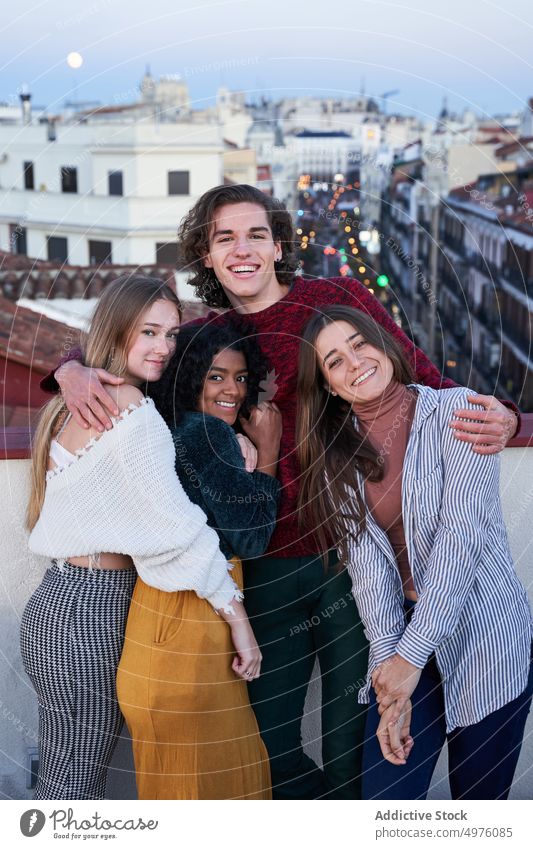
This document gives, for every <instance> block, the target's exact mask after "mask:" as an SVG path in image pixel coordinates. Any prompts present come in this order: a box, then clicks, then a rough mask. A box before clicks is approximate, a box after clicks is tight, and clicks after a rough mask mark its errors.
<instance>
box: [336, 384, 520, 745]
mask: <svg viewBox="0 0 533 849" xmlns="http://www.w3.org/2000/svg"><path fill="white" fill-rule="evenodd" d="M413 388H414V389H416V390H417V393H418V399H417V405H416V410H415V416H414V420H413V425H412V428H411V434H410V437H409V442H408V444H407V450H406V454H405V459H404V466H403V477H402V511H403V522H404V530H405V539H406V544H407V550H408V554H409V563H410V566H411V570H412V574H413V580H414V584H415V588H416V592H417V594H418V601H417V603H416V606H415V609H414V611H413V615H412V617H411V620H410V622H409V624H408V625H407V626H406V624H405V619H404V609H403V590H402V582H401V578H400V573H399V571H398V567H397V564H396V560H395V557H394V552H393V550H392V547H391V545H390V543H389V540H388V538H387V536H386V534H385V533H384V531H383V530H382V529H381V528H380V527H379V526H378V525H377V524H376V522H375V521H374V520H373V519H372V516H371V515H369V514H368V513H367V528H366V530H365V532H364V533H363V534H362V535H361V536H360V537H359V539H358V540H357V542H356V543H354V542H353V540H352V539H351V538H350V539H349V541H348V543H347V546H348V569H349V572H350V575H351V578H352V583H353V594H354V597H355V600H356V602H357V606H358V608H359V612H360V615H361V618H362V620H363V624H364V627H365V633H366V636H367V639H368V641H369V643H370V658H369V669H368V677H367V682H366V684H365V686H364V687H362V688H361V690H360V691H359V702H360V703H366V702H368V700H369V691H370V687H371V681H370V676H371V673H372V671H373V669H374V668H375V667H376V666H377V665H378V664H380V663H382V662H383V661H384V660H385V659H386V658H387V657H390V656H391V655H392V654H394V653H395V652H396V653H398V654H399V655H401V656H402V657H403V658H405V659H406V660H408V661H409V662H410V663H413V664H414V665H415V666H418V667H424V666H425V664H426V662H427V660H428V658H429V657H430V655H431V654H432V653H433V652H434V653H435V657H436V662H437V666H438V668H439V671H440V674H441V677H442V681H443V687H444V700H445V711H446V727H447V731H448V732H449V731H452V730H453V729H454V728H456V727H458V726H465V725H473V724H474V723H476V722H479V721H480V720H481V719H483V718H484V717H485V716H487V715H488V714H489V713H492V712H493V711H495V710H497V709H498V708H500V707H502V706H503V705H505V704H507V703H508V702H510V701H512V699H514V698H516V697H517V696H519V695H520V693H521V692H522V691H523V690H524V689H525V687H526V684H527V678H528V672H529V663H530V650H531V639H532V633H533V623H532V619H531V611H530V608H529V603H528V599H527V595H526V592H525V590H524V588H523V586H522V585H521V583H520V581H519V580H518V577H517V575H516V573H515V571H514V566H513V562H512V558H511V554H510V551H509V544H508V541H507V532H506V530H505V526H504V522H503V515H502V509H501V503H500V494H499V458H498V456H497V455H489V456H486V455H480V454H476V453H475V452H474V451H472V447H471V445H470V444H468V443H465V442H461V441H459V440H457V439H456V438H455V437H454V435H453V430H452V428H450V427H449V426H448V425H449V422H450V421H451V420H452V418H453V414H454V411H455V410H456V409H458V408H460V407H462V408H471V409H480V408H479V407H476V406H475V405H472V404H469V403H468V402H467V400H466V398H467V396H468V395H472V394H475V393H472V392H471V391H470V390H467V389H464V388H462V387H458V388H454V389H444V390H440V391H437V390H435V389H431V388H430V387H427V386H420V385H416V386H413ZM360 484H361V485H362V481H361V480H360Z"/></svg>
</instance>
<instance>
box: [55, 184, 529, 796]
mask: <svg viewBox="0 0 533 849" xmlns="http://www.w3.org/2000/svg"><path fill="white" fill-rule="evenodd" d="M179 237H180V242H181V248H182V254H183V256H184V258H185V260H186V262H187V263H188V266H189V268H190V270H191V273H192V275H193V276H192V279H191V281H190V283H191V285H193V286H194V287H195V289H196V292H197V294H198V295H199V296H200V298H201V299H202V300H203V301H204V303H206V304H207V305H209V306H213V307H226V308H227V312H225V313H223V314H222V315H218V314H216V313H211V314H210V315H209V316H208V317H207V318H206V319H203V321H210V320H212V321H222V322H224V321H227V320H228V318H231V317H232V316H233V318H234V317H235V315H236V314H237V315H238V317H239V322H240V324H241V326H242V327H243V332H246V333H248V334H254V335H256V337H257V341H258V342H259V345H260V347H261V349H262V351H263V353H264V355H265V360H266V362H267V363H268V370H269V380H268V381H266V385H265V391H266V392H267V393H268V400H274V401H275V403H276V404H277V406H278V407H279V409H280V410H281V413H282V418H283V436H282V440H281V451H280V461H279V467H278V477H279V479H280V482H281V486H282V497H281V504H280V510H279V514H278V522H277V526H276V531H275V532H274V535H273V537H272V541H271V545H270V548H269V551H268V553H267V555H266V556H264V557H262V558H259V559H257V560H254V561H250V562H248V563H246V564H245V565H244V573H245V594H246V607H247V611H248V614H249V616H250V619H251V621H252V624H253V627H254V631H255V633H256V636H257V639H258V642H259V643H260V645H261V650H262V653H263V665H262V674H261V677H260V678H259V679H258V680H256V681H254V682H253V683H252V684H250V699H251V702H252V704H253V707H254V710H255V712H256V716H257V719H258V722H259V727H260V730H261V734H262V736H263V739H264V741H265V743H266V746H267V748H268V751H269V754H270V758H271V768H272V783H273V793H274V798H277V799H314V798H331V799H333V798H337V799H341V798H345V799H346V798H357V797H358V795H359V776H360V767H361V749H362V740H363V729H364V716H363V708H362V707H361V706H359V705H358V704H357V701H356V693H357V690H358V689H359V687H360V685H361V681H362V680H364V678H365V676H366V669H367V646H366V641H365V638H364V636H363V633H362V626H361V622H360V619H359V616H358V613H357V609H356V607H355V603H354V601H353V597H352V594H351V584H350V580H349V578H348V575H347V572H346V571H341V572H336V571H335V570H334V569H329V570H325V569H324V566H323V563H322V559H321V557H320V553H319V551H318V548H317V545H316V542H315V541H314V540H313V535H312V533H309V532H306V531H304V530H302V529H301V528H300V527H299V525H298V521H297V514H296V502H297V497H298V476H299V469H298V466H297V459H296V446H295V419H296V401H297V399H296V378H297V368H298V349H299V344H300V334H301V330H302V328H303V326H304V324H305V323H306V321H307V320H308V318H309V317H310V316H311V315H312V314H313V312H315V311H316V310H319V309H320V307H321V306H322V305H325V304H332V303H340V304H349V305H350V306H353V307H356V308H358V309H361V310H363V311H365V312H367V313H368V314H370V315H372V316H373V317H374V318H375V319H376V320H377V321H379V322H380V324H381V325H382V326H383V327H384V328H386V329H387V330H389V331H390V332H392V333H393V334H394V335H395V336H396V338H397V339H398V340H399V341H400V343H401V344H402V346H403V347H404V349H405V350H406V351H407V352H408V353H409V355H410V357H411V360H412V362H413V365H414V367H415V370H416V375H417V379H418V381H419V382H421V383H426V384H427V385H429V386H433V387H441V386H442V387H447V386H452V385H454V384H453V383H452V382H451V381H449V380H445V379H443V378H442V377H441V375H440V374H439V372H438V370H437V369H436V368H435V366H433V364H432V363H431V362H430V361H429V360H428V358H427V357H426V356H425V354H424V353H423V352H422V351H420V350H419V349H417V348H415V347H414V346H413V344H412V343H411V342H410V340H409V339H408V338H407V337H406V336H405V334H404V333H402V331H401V330H400V329H399V328H398V327H397V325H396V324H395V322H394V321H393V320H392V319H391V317H390V316H389V315H388V313H387V312H386V311H385V309H384V308H383V307H382V306H381V304H380V303H379V301H378V300H377V299H376V298H375V297H374V296H373V295H371V294H370V293H369V292H368V290H367V289H366V287H365V286H364V285H362V284H361V283H359V282H358V281H356V280H353V279H347V278H339V279H333V280H305V279H304V278H302V277H299V276H295V275H294V269H295V264H294V261H293V258H292V246H293V227H292V222H291V218H290V215H289V213H288V212H287V210H286V209H285V208H284V207H283V205H282V204H281V203H280V202H279V201H276V200H274V199H272V198H269V197H268V196H266V195H264V194H263V193H262V192H260V191H259V190H258V189H255V188H253V187H251V186H219V187H217V188H214V189H211V190H210V191H208V192H206V194H204V195H203V196H202V197H201V198H200V199H199V200H198V201H197V203H196V204H195V205H194V207H193V208H192V210H191V211H190V212H189V214H188V215H187V216H186V218H185V219H184V221H183V222H182V225H181V228H180V233H179ZM56 376H57V381H58V383H59V384H60V386H61V389H62V391H63V394H64V396H65V401H66V403H67V406H68V407H69V409H70V410H71V411H72V413H73V414H74V416H75V417H76V419H77V420H78V421H80V422H81V421H83V420H86V421H87V422H89V423H91V424H94V425H96V426H97V425H98V424H99V425H100V427H101V428H102V427H104V426H109V425H110V422H109V418H108V415H107V413H108V412H111V413H112V414H115V413H114V410H113V404H112V401H111V399H110V397H109V396H108V395H107V393H106V391H105V389H104V388H103V387H102V385H101V383H100V381H102V382H112V381H110V380H109V377H110V376H108V375H107V374H106V373H105V372H102V371H100V372H97V373H96V374H94V373H92V372H91V371H90V370H89V369H85V368H84V367H83V366H81V364H80V363H78V362H68V363H65V364H64V365H63V366H62V367H61V368H60V369H59V371H58V372H57V373H56ZM184 379H187V376H186V375H184ZM48 386H49V387H50V388H52V387H51V386H50V384H48ZM476 403H481V404H482V405H483V406H484V407H485V409H486V412H485V413H484V414H483V416H480V413H479V412H472V411H464V410H463V411H461V410H458V411H457V415H460V416H461V420H458V419H454V420H453V421H452V422H450V427H453V428H454V430H455V435H456V437H457V438H458V439H462V440H466V441H469V442H472V443H473V445H472V448H473V450H474V451H478V452H480V453H493V452H496V451H500V450H502V448H503V447H504V446H505V444H506V443H507V441H508V439H509V438H510V437H511V436H512V435H514V432H515V430H516V426H517V419H516V416H515V415H514V414H513V413H512V412H508V411H507V410H506V409H505V407H504V406H503V405H502V404H500V402H499V401H497V400H496V399H494V398H491V397H486V396H476ZM481 417H482V418H483V419H484V421H482V422H479V421H478V420H479V419H480V418H481ZM331 549H332V550H331V552H330V566H333V565H334V563H335V562H336V556H335V540H332V544H331ZM316 657H318V659H319V663H320V671H321V679H322V755H323V761H324V768H323V770H319V769H318V767H317V766H316V764H315V763H314V762H313V761H312V760H311V759H310V758H308V757H307V756H306V755H305V754H304V752H303V749H302V745H301V728H300V726H301V719H302V715H303V710H304V700H305V695H306V691H307V685H308V682H309V678H310V676H311V672H312V669H313V665H314V661H315V658H316Z"/></svg>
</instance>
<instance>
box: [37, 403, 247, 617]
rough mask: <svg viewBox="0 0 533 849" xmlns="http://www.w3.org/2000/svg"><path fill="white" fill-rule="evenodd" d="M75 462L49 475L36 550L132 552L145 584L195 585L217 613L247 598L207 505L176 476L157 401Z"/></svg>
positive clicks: (128, 414) (119, 422) (131, 412)
mask: <svg viewBox="0 0 533 849" xmlns="http://www.w3.org/2000/svg"><path fill="white" fill-rule="evenodd" d="M76 454H77V457H76V460H75V461H74V462H72V463H71V464H70V465H68V466H66V467H63V468H61V469H57V470H53V471H52V472H51V473H49V474H48V480H47V484H46V494H45V499H44V504H43V507H42V510H41V514H40V516H39V520H38V522H37V524H36V525H35V527H34V528H33V530H32V532H31V535H30V539H29V547H30V549H31V551H34V552H35V553H36V554H43V555H47V556H49V557H54V558H59V559H67V560H68V558H69V557H84V556H88V555H94V554H98V553H101V552H113V553H115V554H128V555H130V556H131V557H132V558H133V562H134V563H135V566H136V568H137V571H138V573H139V575H140V577H141V578H142V579H143V581H145V583H147V584H150V585H151V586H153V587H156V588H157V589H160V590H164V591H166V592H173V591H175V590H193V591H194V592H196V594H197V595H199V596H200V597H201V598H205V599H207V601H209V602H210V604H212V606H213V607H214V608H215V610H219V609H221V608H222V609H224V610H227V611H228V612H232V610H231V606H230V605H231V602H232V600H234V599H240V598H242V593H241V592H240V591H239V589H238V588H237V586H236V584H235V583H234V581H233V579H232V578H231V576H230V574H229V571H228V563H227V561H226V559H225V558H224V556H223V554H222V552H221V551H220V549H219V545H218V537H217V535H216V533H215V531H213V530H212V529H211V528H209V527H208V525H207V522H206V516H205V514H204V513H203V512H202V510H201V509H200V508H199V507H197V506H196V505H194V504H192V502H191V501H189V498H188V497H187V495H186V494H185V492H184V490H183V487H182V486H181V483H180V481H179V479H178V477H177V475H176V472H175V468H174V463H175V452H174V443H173V441H172V436H171V434H170V431H169V429H168V427H167V426H166V424H165V422H164V421H163V419H162V418H161V416H160V415H159V413H158V412H157V410H156V409H155V406H154V404H153V402H152V401H151V400H150V399H148V398H145V399H143V401H141V403H140V404H139V405H138V406H136V405H134V404H131V405H130V407H129V408H128V409H127V410H125V411H124V412H123V413H122V415H121V416H120V417H119V418H118V419H116V420H114V426H113V428H112V429H111V430H108V431H105V432H104V433H103V434H102V436H100V437H97V438H96V439H93V440H91V441H90V443H89V444H88V445H87V446H86V447H85V448H83V449H81V450H80V451H78V452H76Z"/></svg>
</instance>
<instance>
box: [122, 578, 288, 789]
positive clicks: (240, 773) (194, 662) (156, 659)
mask: <svg viewBox="0 0 533 849" xmlns="http://www.w3.org/2000/svg"><path fill="white" fill-rule="evenodd" d="M233 562H234V563H235V567H234V570H233V573H232V574H233V577H234V578H235V580H236V583H238V584H239V585H241V586H242V573H241V564H240V562H239V561H233ZM234 656H235V650H234V648H233V645H232V642H231V634H230V629H229V627H228V625H227V624H226V622H225V621H224V620H223V619H222V618H221V617H220V616H218V615H217V614H216V613H215V612H214V610H213V608H212V607H211V605H210V604H209V603H208V602H207V601H205V600H204V599H201V598H198V596H197V595H196V593H193V592H175V593H165V592H162V591H160V590H156V589H154V588H153V587H149V586H148V585H147V584H145V583H144V582H143V581H142V580H141V579H140V578H138V579H137V583H136V585H135V590H134V593H133V599H132V603H131V607H130V612H129V617H128V624H127V628H126V638H125V642H124V650H123V653H122V658H121V661H120V665H119V668H118V676H117V693H118V699H119V704H120V708H121V710H122V713H123V714H124V717H125V719H126V722H127V725H128V728H129V731H130V734H131V738H132V743H133V755H134V759H135V771H136V777H137V791H138V795H139V799H271V798H272V795H271V786H270V768H269V762H268V754H267V751H266V748H265V746H264V744H263V741H262V740H261V737H260V736H259V731H258V727H257V722H256V719H255V716H254V713H253V711H252V709H251V707H250V702H249V700H248V692H247V687H246V684H245V682H244V681H243V680H242V679H240V678H238V677H237V676H236V675H235V673H234V672H233V670H232V669H231V662H232V660H233V658H234Z"/></svg>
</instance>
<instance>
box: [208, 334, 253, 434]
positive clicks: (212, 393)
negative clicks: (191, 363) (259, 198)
mask: <svg viewBox="0 0 533 849" xmlns="http://www.w3.org/2000/svg"><path fill="white" fill-rule="evenodd" d="M247 392H248V368H247V365H246V357H245V356H244V354H243V353H242V351H232V350H231V348H225V349H224V350H223V351H219V352H218V354H216V356H215V357H213V362H212V363H211V366H210V368H209V371H208V372H207V375H206V378H205V381H204V386H203V389H202V393H201V395H200V398H199V399H198V411H199V412H200V413H206V414H207V415H209V416H215V417H216V418H217V419H222V421H224V422H226V423H227V424H229V425H234V424H235V422H236V421H237V416H238V415H239V410H240V409H241V407H242V405H243V403H244V401H245V399H246V395H247Z"/></svg>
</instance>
